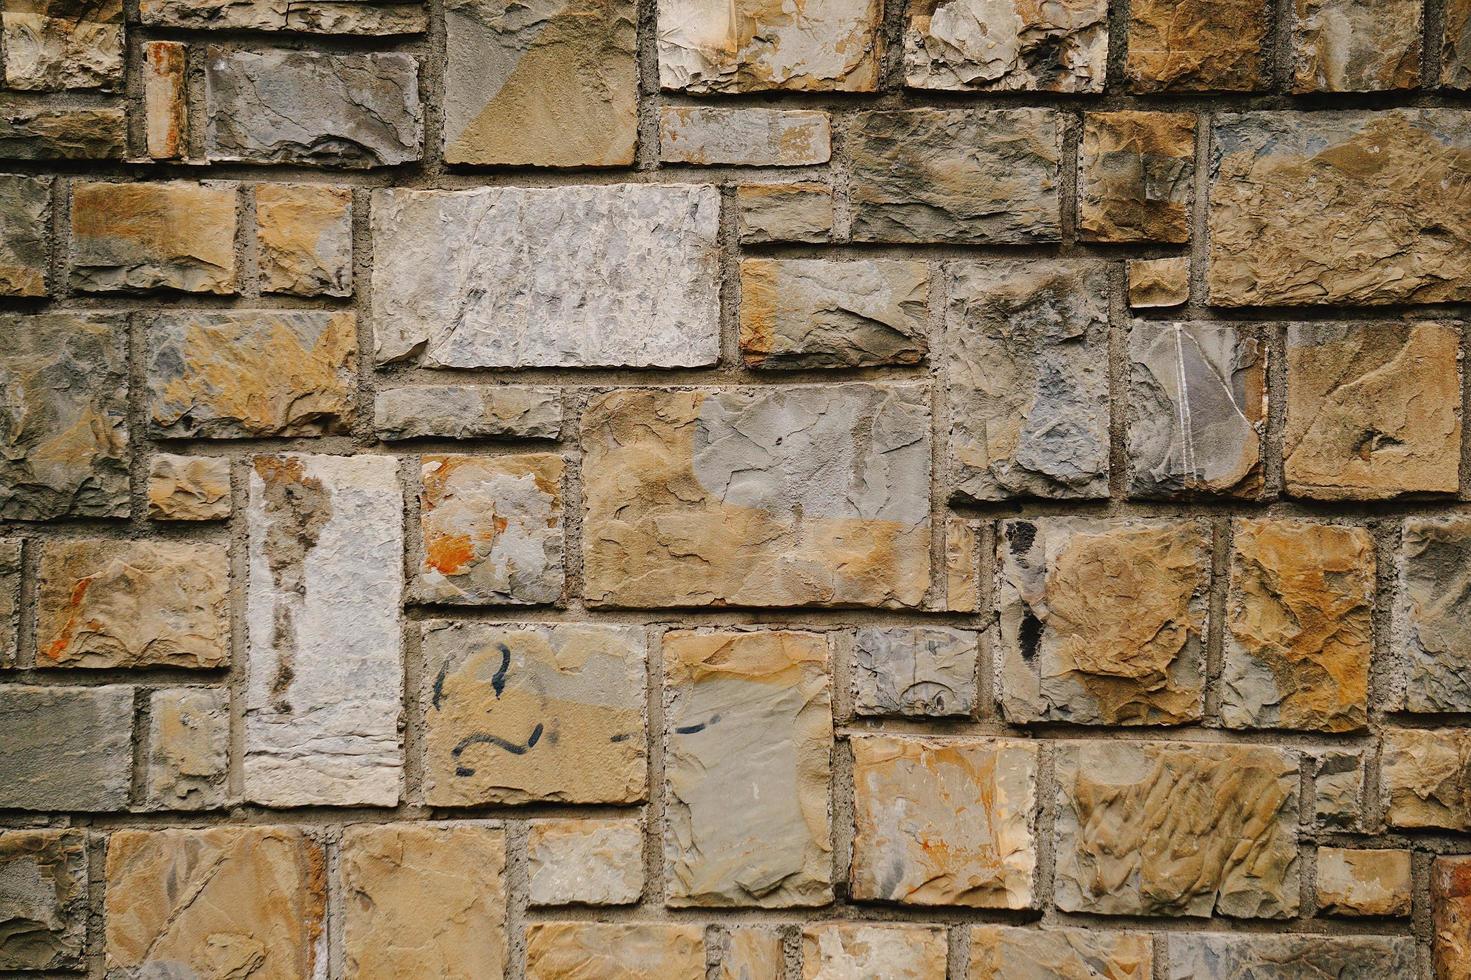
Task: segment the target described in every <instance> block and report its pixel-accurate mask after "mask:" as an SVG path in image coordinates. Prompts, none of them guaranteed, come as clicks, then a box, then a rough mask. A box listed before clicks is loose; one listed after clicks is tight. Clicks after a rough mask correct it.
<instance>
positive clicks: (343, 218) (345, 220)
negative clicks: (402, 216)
mask: <svg viewBox="0 0 1471 980" xmlns="http://www.w3.org/2000/svg"><path fill="white" fill-rule="evenodd" d="M255 224H256V236H257V243H258V246H259V248H260V275H261V289H263V290H264V291H266V292H268V293H287V294H290V295H293V296H350V295H351V294H352V190H351V189H350V188H347V187H327V186H323V185H321V184H261V185H260V186H258V187H257V188H256V190H255Z"/></svg>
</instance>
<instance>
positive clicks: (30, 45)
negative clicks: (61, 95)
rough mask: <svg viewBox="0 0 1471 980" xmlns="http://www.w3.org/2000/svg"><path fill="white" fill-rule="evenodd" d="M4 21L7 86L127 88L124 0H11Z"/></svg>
mask: <svg viewBox="0 0 1471 980" xmlns="http://www.w3.org/2000/svg"><path fill="white" fill-rule="evenodd" d="M0 22H3V25H4V35H5V85H6V87H7V88H13V89H22V90H29V91H39V92H58V91H62V90H65V89H102V90H104V91H109V92H111V91H117V90H118V89H120V88H122V84H123V2H122V0H8V2H7V3H6V4H5V12H4V14H3V15H0Z"/></svg>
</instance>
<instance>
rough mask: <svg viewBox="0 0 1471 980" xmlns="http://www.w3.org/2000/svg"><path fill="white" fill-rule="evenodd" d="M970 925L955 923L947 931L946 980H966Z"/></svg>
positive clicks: (968, 963)
mask: <svg viewBox="0 0 1471 980" xmlns="http://www.w3.org/2000/svg"><path fill="white" fill-rule="evenodd" d="M971 927H972V923H969V922H966V923H956V924H955V925H953V926H951V927H950V929H949V930H948V931H947V934H946V938H947V939H948V941H949V961H950V963H949V966H950V968H949V970H948V971H947V972H946V976H947V978H948V980H966V971H967V968H968V967H969V965H970V962H969V961H970V930H971Z"/></svg>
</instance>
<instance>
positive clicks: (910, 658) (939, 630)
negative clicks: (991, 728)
mask: <svg viewBox="0 0 1471 980" xmlns="http://www.w3.org/2000/svg"><path fill="white" fill-rule="evenodd" d="M979 657H980V642H979V638H978V637H977V635H976V634H975V633H973V632H970V631H969V630H956V629H946V628H944V627H938V626H914V627H908V626H891V627H881V626H865V627H863V628H862V629H860V630H858V631H857V633H856V634H855V635H854V638H853V710H854V712H855V713H857V714H860V715H912V716H917V717H926V716H928V717H937V718H938V717H945V716H952V715H962V716H963V715H968V714H970V713H971V712H972V711H974V710H975V708H976V702H977V690H976V661H977V659H978V658H979Z"/></svg>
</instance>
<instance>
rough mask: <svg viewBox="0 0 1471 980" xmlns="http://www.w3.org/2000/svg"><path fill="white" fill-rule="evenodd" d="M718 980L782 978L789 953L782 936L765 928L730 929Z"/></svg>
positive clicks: (774, 930) (739, 927)
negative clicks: (784, 946)
mask: <svg viewBox="0 0 1471 980" xmlns="http://www.w3.org/2000/svg"><path fill="white" fill-rule="evenodd" d="M726 936H727V940H728V942H727V945H726V948H725V951H724V953H725V955H724V956H722V957H721V958H720V976H719V980H769V978H773V977H780V976H782V970H783V969H784V964H785V961H786V952H785V950H784V949H783V948H782V935H781V933H780V932H778V931H777V930H776V929H772V928H769V927H765V926H731V927H730V928H729V929H727V930H726Z"/></svg>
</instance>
